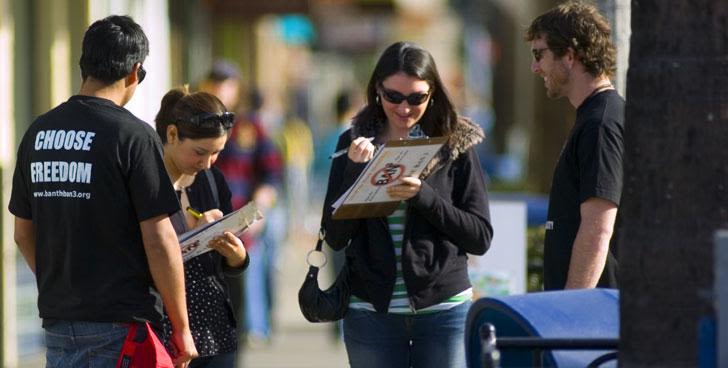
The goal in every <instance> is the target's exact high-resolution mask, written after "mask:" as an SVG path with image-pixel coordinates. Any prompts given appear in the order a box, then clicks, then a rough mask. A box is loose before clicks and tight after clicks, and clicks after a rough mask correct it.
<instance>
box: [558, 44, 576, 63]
mask: <svg viewBox="0 0 728 368" xmlns="http://www.w3.org/2000/svg"><path fill="white" fill-rule="evenodd" d="M561 59H562V60H563V61H564V62H565V63H566V65H568V66H569V68H572V67H573V66H574V63H575V62H576V51H574V49H572V48H571V47H569V48H567V49H566V53H564V56H562V57H561Z"/></svg>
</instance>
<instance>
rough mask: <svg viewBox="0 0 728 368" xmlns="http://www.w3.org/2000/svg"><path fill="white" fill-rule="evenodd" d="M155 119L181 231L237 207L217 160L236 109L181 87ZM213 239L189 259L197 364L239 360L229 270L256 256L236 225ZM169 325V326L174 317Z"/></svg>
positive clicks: (186, 267)
mask: <svg viewBox="0 0 728 368" xmlns="http://www.w3.org/2000/svg"><path fill="white" fill-rule="evenodd" d="M154 120H155V122H156V126H157V133H158V134H159V136H160V138H161V139H162V143H163V144H164V166H165V168H166V170H167V174H169V178H170V179H171V181H172V185H173V186H174V189H175V192H176V193H177V196H178V197H179V199H180V202H181V204H182V208H183V209H184V210H183V209H180V210H179V211H177V212H176V213H175V214H173V215H172V216H171V220H172V225H174V228H175V231H176V232H177V234H178V235H179V234H183V233H185V232H187V231H189V230H191V229H194V228H196V227H199V226H203V225H205V224H207V223H209V222H213V221H215V220H218V219H220V218H221V217H222V216H223V215H226V214H228V213H230V212H231V211H232V204H231V202H230V197H231V195H230V189H228V186H227V183H226V182H225V178H224V177H223V174H222V173H221V172H220V170H218V169H217V168H215V167H212V164H213V163H214V162H215V160H216V159H217V156H218V154H219V153H220V151H222V149H223V147H224V146H225V142H226V141H227V139H228V134H229V131H230V129H232V127H233V122H234V114H233V113H231V112H228V111H227V109H226V108H225V106H224V105H223V104H222V102H220V100H219V99H218V98H217V97H215V96H213V95H211V94H209V93H206V92H196V93H192V94H190V93H189V91H188V90H187V89H186V88H179V89H173V90H171V91H169V92H167V94H166V95H165V96H164V97H163V98H162V103H161V107H160V109H159V112H158V113H157V116H156V118H155V119H154ZM208 246H209V247H210V248H212V249H213V250H212V251H210V252H207V253H203V254H200V255H199V256H197V257H194V258H192V259H190V260H188V261H187V262H185V264H184V270H185V285H186V291H187V305H188V312H189V321H190V328H191V330H192V337H193V338H194V341H195V346H196V347H197V351H198V353H199V358H196V359H194V360H193V361H192V363H191V364H190V368H196V367H207V368H213V367H225V368H228V367H232V366H234V365H235V351H236V349H237V346H238V344H237V332H236V327H237V324H236V323H235V315H234V312H233V306H232V301H231V300H230V292H229V290H228V285H227V282H226V281H225V278H224V275H226V274H227V275H231V276H238V275H240V274H241V273H242V272H243V270H244V269H245V267H247V265H248V264H249V263H250V259H249V258H248V256H247V254H246V252H245V248H244V247H243V243H242V242H241V241H240V239H238V238H237V237H236V236H235V235H234V234H233V233H231V232H225V233H224V235H221V236H218V237H216V238H215V239H213V240H211V241H210V243H209V244H208ZM165 322H169V321H168V320H165ZM165 327H166V329H167V331H165V332H168V331H169V330H168V328H169V327H170V326H169V323H167V324H166V325H165Z"/></svg>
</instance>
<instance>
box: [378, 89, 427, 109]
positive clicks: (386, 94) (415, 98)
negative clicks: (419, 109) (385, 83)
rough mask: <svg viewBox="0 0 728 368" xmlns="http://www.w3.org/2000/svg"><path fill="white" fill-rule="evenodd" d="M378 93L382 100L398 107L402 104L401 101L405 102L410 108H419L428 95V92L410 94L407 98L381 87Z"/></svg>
mask: <svg viewBox="0 0 728 368" xmlns="http://www.w3.org/2000/svg"><path fill="white" fill-rule="evenodd" d="M379 92H381V95H382V98H383V99H385V100H387V101H389V102H391V103H393V104H395V105H399V104H401V103H402V101H404V100H407V103H408V104H409V105H410V106H419V105H422V104H423V103H424V102H425V101H427V97H428V96H429V95H430V92H427V93H418V92H415V93H412V94H410V95H408V96H405V95H403V94H401V93H399V92H397V91H392V90H390V89H386V88H384V87H382V88H381V89H380V90H379Z"/></svg>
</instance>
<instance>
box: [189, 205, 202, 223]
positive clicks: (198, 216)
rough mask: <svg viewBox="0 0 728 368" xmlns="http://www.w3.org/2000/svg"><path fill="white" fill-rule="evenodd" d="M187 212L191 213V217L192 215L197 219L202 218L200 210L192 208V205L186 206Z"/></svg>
mask: <svg viewBox="0 0 728 368" xmlns="http://www.w3.org/2000/svg"><path fill="white" fill-rule="evenodd" d="M187 213H189V214H190V215H192V217H194V218H196V219H198V220H199V219H201V218H202V214H201V213H200V211H197V210H196V209H194V208H192V207H187Z"/></svg>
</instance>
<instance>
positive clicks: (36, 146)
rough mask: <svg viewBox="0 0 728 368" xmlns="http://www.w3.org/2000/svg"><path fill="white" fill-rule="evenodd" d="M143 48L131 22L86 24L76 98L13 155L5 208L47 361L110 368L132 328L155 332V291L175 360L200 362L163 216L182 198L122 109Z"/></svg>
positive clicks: (44, 120) (146, 136)
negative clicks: (34, 295)
mask: <svg viewBox="0 0 728 368" xmlns="http://www.w3.org/2000/svg"><path fill="white" fill-rule="evenodd" d="M148 53H149V43H148V40H147V37H146V35H145V34H144V31H143V30H142V28H141V27H140V26H139V25H138V24H136V23H135V22H134V21H133V20H132V19H131V18H129V17H127V16H109V17H107V18H104V19H102V20H99V21H96V22H95V23H93V24H92V25H91V26H90V27H89V29H88V30H87V31H86V33H85V35H84V39H83V50H82V54H81V60H80V63H79V64H80V67H81V76H82V78H83V82H82V84H81V89H80V91H79V93H78V94H77V95H75V96H72V97H71V98H70V99H69V100H68V101H66V102H64V103H62V104H61V105H59V106H57V107H56V108H54V109H52V110H51V111H49V112H47V113H46V114H44V115H41V116H40V117H38V118H37V119H36V120H35V121H34V122H33V124H31V126H30V128H29V129H28V131H27V132H26V133H25V136H24V137H23V140H22V141H21V143H20V147H19V149H18V157H17V166H16V168H15V174H14V176H13V188H12V194H11V198H10V206H9V209H10V212H12V213H13V214H14V215H15V241H16V243H17V244H18V247H19V249H20V252H21V253H22V255H23V257H24V258H25V260H26V262H27V263H28V266H29V267H30V269H31V270H32V271H33V272H34V273H35V275H36V279H37V285H38V293H39V296H38V307H39V310H40V317H41V318H42V319H43V328H44V329H45V330H46V339H45V342H46V346H47V353H46V360H47V365H48V366H52V367H90V366H93V367H109V368H111V367H115V366H116V364H117V361H119V355H120V352H121V350H122V345H123V344H124V340H125V338H126V336H127V333H128V331H129V328H130V327H131V326H132V325H133V324H138V323H144V322H148V323H150V324H151V325H152V326H153V327H160V323H161V311H160V310H158V309H157V308H156V306H157V305H159V303H157V300H158V298H159V296H160V295H161V299H162V300H163V301H164V306H165V308H166V310H167V313H168V315H169V316H170V319H171V320H172V325H173V328H174V333H173V336H172V342H173V344H174V347H175V349H176V353H177V354H176V357H175V363H176V364H177V365H178V366H183V367H184V366H186V365H187V364H188V362H189V360H190V359H191V358H193V357H194V356H196V355H197V352H196V350H195V347H194V343H193V340H192V336H191V334H190V328H189V323H188V319H187V307H186V302H185V294H184V277H183V271H182V258H181V254H180V250H179V244H178V242H177V237H176V235H175V232H174V229H173V227H172V225H171V222H170V220H169V214H171V213H174V212H176V211H177V210H178V209H179V202H178V200H177V197H176V195H175V193H174V191H173V190H172V185H171V183H170V181H169V177H168V176H167V173H166V171H165V167H164V164H163V160H162V153H161V152H162V146H161V142H160V141H159V138H158V137H157V135H156V133H155V132H154V130H153V129H152V128H151V127H150V126H149V125H148V124H146V123H144V122H143V121H141V120H139V119H138V118H136V117H135V116H134V115H132V114H131V113H130V112H129V111H127V110H126V109H124V108H123V106H124V105H125V104H126V103H127V102H128V101H129V100H130V99H131V98H132V96H133V95H134V91H135V90H136V88H137V86H138V84H139V83H141V81H142V80H143V79H144V76H145V75H146V73H145V71H144V69H143V68H142V62H143V61H144V59H145V58H146V56H147V55H148ZM155 289H156V290H155ZM141 328H142V329H144V326H143V325H142V327H141Z"/></svg>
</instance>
